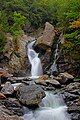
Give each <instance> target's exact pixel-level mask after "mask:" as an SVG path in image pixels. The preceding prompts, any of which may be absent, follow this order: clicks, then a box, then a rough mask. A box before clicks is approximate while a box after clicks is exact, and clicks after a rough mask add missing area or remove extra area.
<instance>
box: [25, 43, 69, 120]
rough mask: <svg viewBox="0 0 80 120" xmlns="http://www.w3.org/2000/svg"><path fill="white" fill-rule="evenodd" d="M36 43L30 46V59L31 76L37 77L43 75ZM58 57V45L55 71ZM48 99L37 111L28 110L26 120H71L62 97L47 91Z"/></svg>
mask: <svg viewBox="0 0 80 120" xmlns="http://www.w3.org/2000/svg"><path fill="white" fill-rule="evenodd" d="M34 43H35V41H33V42H31V43H29V44H28V58H29V61H30V63H31V76H32V77H36V76H40V75H42V74H43V72H42V66H41V61H40V59H39V58H38V54H37V53H36V52H35V51H34V50H33V45H34ZM57 56H58V45H57V48H56V51H55V60H54V63H53V64H54V67H55V68H54V69H56V70H57V67H56V59H57ZM45 94H46V97H45V98H43V99H42V102H41V103H40V104H39V108H37V109H36V110H29V109H28V110H26V109H25V112H24V116H23V119H24V120H70V116H69V115H68V113H67V106H66V105H65V103H64V101H63V99H62V97H61V96H58V95H54V94H53V93H51V92H49V91H47V92H46V91H45Z"/></svg>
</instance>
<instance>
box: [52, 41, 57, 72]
mask: <svg viewBox="0 0 80 120" xmlns="http://www.w3.org/2000/svg"><path fill="white" fill-rule="evenodd" d="M58 50H59V44H58V43H57V45H56V50H55V55H54V62H53V64H52V66H51V68H50V71H51V74H53V72H58V69H57V64H56V60H57V58H58V55H59V54H58Z"/></svg>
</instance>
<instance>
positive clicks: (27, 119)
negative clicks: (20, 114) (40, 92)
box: [24, 92, 70, 120]
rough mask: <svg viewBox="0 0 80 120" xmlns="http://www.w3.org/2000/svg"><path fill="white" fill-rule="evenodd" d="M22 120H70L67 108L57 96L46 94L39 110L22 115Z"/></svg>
mask: <svg viewBox="0 0 80 120" xmlns="http://www.w3.org/2000/svg"><path fill="white" fill-rule="evenodd" d="M24 120H70V116H69V115H68V113H67V107H66V105H65V103H64V101H63V99H62V98H61V97H60V96H58V95H53V94H52V93H49V92H46V97H45V98H43V100H42V102H41V103H40V105H39V108H38V109H37V110H35V111H29V112H28V113H27V114H25V115H24Z"/></svg>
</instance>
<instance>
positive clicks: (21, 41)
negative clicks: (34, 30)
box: [2, 33, 31, 74]
mask: <svg viewBox="0 0 80 120" xmlns="http://www.w3.org/2000/svg"><path fill="white" fill-rule="evenodd" d="M6 36H7V42H6V45H5V48H4V52H3V55H2V63H3V64H4V65H3V66H4V67H7V68H8V69H9V72H10V73H18V72H19V73H21V74H24V73H25V72H24V71H25V70H26V68H27V66H28V62H26V61H27V48H26V45H27V42H28V41H30V40H31V37H29V36H27V35H25V34H23V35H22V36H20V37H19V38H17V41H15V40H14V39H13V37H12V36H11V35H10V34H9V33H8V34H7V35H6ZM23 72H24V73H23Z"/></svg>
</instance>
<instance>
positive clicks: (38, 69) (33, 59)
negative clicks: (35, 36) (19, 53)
mask: <svg viewBox="0 0 80 120" xmlns="http://www.w3.org/2000/svg"><path fill="white" fill-rule="evenodd" d="M34 43H35V41H33V42H31V43H29V44H28V59H29V61H30V64H31V77H33V78H36V77H37V76H41V75H43V70H42V65H41V61H40V58H39V57H38V53H36V52H35V51H34V49H33V45H34Z"/></svg>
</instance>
